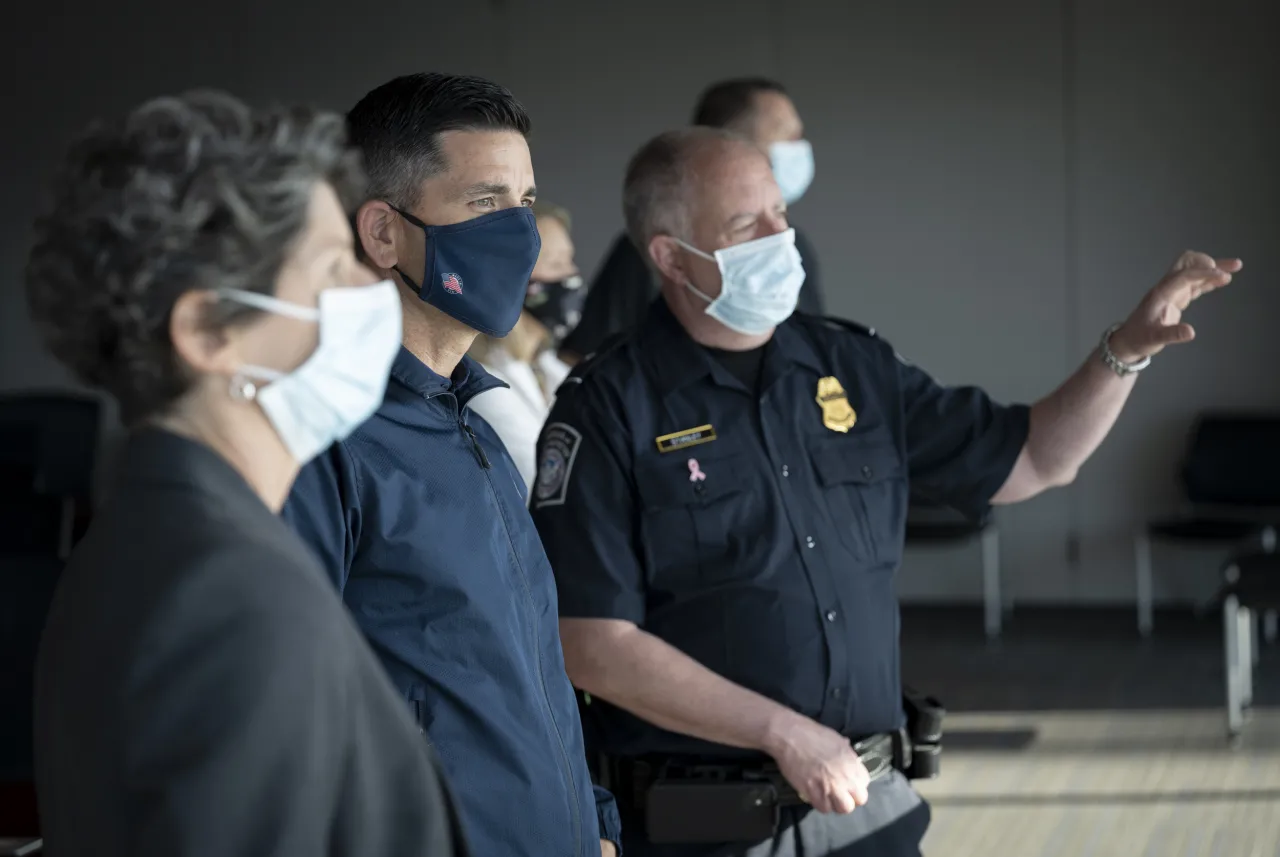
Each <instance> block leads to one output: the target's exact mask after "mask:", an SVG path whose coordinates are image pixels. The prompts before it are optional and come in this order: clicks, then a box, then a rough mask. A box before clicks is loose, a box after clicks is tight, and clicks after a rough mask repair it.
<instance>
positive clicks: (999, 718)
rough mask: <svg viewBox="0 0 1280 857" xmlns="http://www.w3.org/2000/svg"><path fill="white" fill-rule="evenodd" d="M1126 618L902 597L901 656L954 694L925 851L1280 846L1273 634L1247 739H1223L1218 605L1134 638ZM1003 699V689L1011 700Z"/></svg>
mask: <svg viewBox="0 0 1280 857" xmlns="http://www.w3.org/2000/svg"><path fill="white" fill-rule="evenodd" d="M1125 624H1126V622H1125V620H1124V618H1123V617H1120V616H1114V617H1109V616H1107V615H1105V614H1104V615H1097V616H1094V615H1091V614H1081V613H1078V612H1075V613H1071V614H1063V615H1056V614H1041V615H1036V616H1034V618H1032V617H1029V616H1022V617H1021V618H1020V619H1019V618H1018V617H1015V622H1014V624H1013V625H1012V626H1011V627H1010V629H1009V633H1008V634H1007V635H1006V637H1005V639H1004V640H1003V641H1002V642H1001V643H1000V645H998V646H995V647H992V646H988V645H986V644H985V643H984V642H983V641H982V640H981V639H980V635H979V633H978V631H980V627H981V624H980V619H979V618H978V617H977V615H976V614H973V615H972V617H970V618H966V617H965V616H964V614H963V613H960V612H955V611H951V612H931V611H907V613H906V614H905V616H904V625H903V650H904V667H905V672H906V674H907V675H908V676H909V677H910V680H911V681H912V682H913V683H915V684H916V685H917V686H919V687H921V688H922V689H923V688H928V689H929V690H930V691H932V692H936V694H937V695H938V696H940V697H942V698H943V700H944V702H947V704H948V708H949V709H950V710H952V711H953V712H955V713H953V714H952V715H951V716H949V717H948V719H947V742H946V749H945V751H944V754H943V774H942V776H941V777H939V778H938V779H936V780H933V781H929V782H925V783H918V784H917V785H918V786H919V788H920V790H921V792H922V793H923V794H925V795H926V796H927V797H928V798H929V799H930V801H931V802H932V804H933V807H934V824H933V827H932V829H931V831H930V833H929V836H928V838H927V839H926V841H925V847H926V854H927V855H929V857H1085V855H1089V856H1090V857H1097V856H1100V855H1124V857H1131V856H1132V857H1166V855H1167V857H1184V855H1186V857H1191V855H1203V857H1210V855H1212V857H1252V855H1268V857H1272V855H1280V705H1276V704H1275V702H1276V697H1277V694H1278V693H1280V670H1277V667H1280V648H1271V649H1267V650H1266V651H1265V652H1264V655H1263V661H1262V663H1261V664H1260V665H1259V671H1258V677H1257V681H1258V688H1257V694H1258V702H1259V706H1260V707H1259V708H1258V709H1256V710H1255V712H1254V714H1253V716H1252V719H1251V721H1250V722H1249V724H1248V725H1247V727H1246V730H1245V735H1244V739H1243V741H1242V743H1241V746H1240V747H1239V748H1237V749H1231V748H1229V747H1228V746H1227V744H1226V741H1225V719H1224V715H1223V713H1222V709H1221V697H1222V690H1221V688H1222V675H1221V643H1220V641H1219V638H1218V636H1217V632H1216V628H1215V625H1216V622H1214V621H1213V619H1212V618H1211V617H1206V618H1205V619H1203V620H1199V621H1197V620H1194V619H1192V618H1191V617H1171V618H1169V619H1167V620H1166V621H1165V622H1164V625H1163V627H1162V628H1159V629H1158V633H1157V636H1156V638H1155V639H1153V640H1150V641H1145V642H1141V641H1138V640H1137V639H1136V637H1135V636H1134V635H1133V634H1132V632H1131V631H1129V630H1127V629H1126V628H1125ZM1011 703H1012V704H1011Z"/></svg>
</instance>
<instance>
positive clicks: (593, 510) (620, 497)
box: [532, 381, 645, 625]
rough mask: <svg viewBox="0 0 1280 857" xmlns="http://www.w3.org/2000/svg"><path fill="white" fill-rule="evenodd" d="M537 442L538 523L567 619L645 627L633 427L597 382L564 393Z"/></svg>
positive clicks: (535, 503) (564, 389) (535, 498)
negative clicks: (610, 404)
mask: <svg viewBox="0 0 1280 857" xmlns="http://www.w3.org/2000/svg"><path fill="white" fill-rule="evenodd" d="M561 391H562V392H561V395H560V396H559V397H558V398H557V400H556V404H555V406H554V407H553V408H552V411H551V416H550V417H549V418H548V420H547V425H546V426H545V427H544V428H543V430H542V436H541V437H540V438H539V440H538V466H539V473H538V479H537V481H536V483H535V486H534V496H533V503H532V511H533V521H534V524H535V525H536V526H537V528H538V534H539V535H540V536H541V537H542V543H543V545H544V546H545V547H546V551H547V557H548V558H549V559H550V560H551V567H552V569H554V570H555V576H556V588H557V589H558V590H559V596H560V615H561V616H563V617H575V618H590V619H625V620H627V621H629V622H634V623H636V624H637V625H639V624H642V623H643V621H644V615H645V591H644V573H643V570H642V568H641V566H640V562H639V559H638V549H637V542H638V532H637V529H638V528H637V525H636V513H637V509H636V501H635V490H634V483H633V481H632V478H631V475H630V466H631V465H630V461H631V454H630V451H629V448H628V447H627V445H626V438H627V430H626V429H625V428H624V427H623V425H622V424H621V423H620V422H619V421H618V420H617V419H616V418H615V417H614V416H613V415H612V414H611V413H610V412H609V411H608V409H607V400H606V398H605V396H603V395H602V394H600V393H599V392H598V391H597V390H593V389H590V382H589V381H588V382H587V383H585V384H583V383H570V384H569V385H568V386H567V387H562V388H561Z"/></svg>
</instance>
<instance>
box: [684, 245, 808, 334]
mask: <svg viewBox="0 0 1280 857" xmlns="http://www.w3.org/2000/svg"><path fill="white" fill-rule="evenodd" d="M677 241H678V243H679V244H680V246H681V247H683V248H685V249H686V250H688V251H689V252H690V253H695V254H697V255H699V256H701V257H702V258H704V259H708V260H710V261H712V262H715V263H716V265H717V266H718V267H719V268H720V296H719V297H717V298H709V297H707V296H706V295H704V294H703V293H702V292H700V291H698V289H697V287H696V286H694V285H693V283H690V282H688V281H687V280H686V281H685V286H686V287H687V288H688V289H689V290H690V291H692V292H693V293H694V294H695V295H697V296H698V297H700V298H702V299H703V300H704V301H706V302H707V309H706V313H707V315H709V316H711V317H712V318H714V319H715V320H716V321H718V322H720V323H721V324H723V325H724V326H725V327H727V328H729V329H730V330H736V331H737V332H738V333H743V334H747V335H748V336H757V335H759V334H763V333H768V332H769V331H771V330H773V328H775V327H777V326H778V325H779V324H782V322H784V321H786V320H787V319H788V318H790V317H791V314H792V313H793V312H795V310H796V300H797V299H798V298H799V297H800V287H801V286H803V285H804V264H803V263H802V262H801V261H800V252H799V251H798V250H796V231H795V230H794V229H787V230H786V231H784V232H779V233H777V234H776V235H767V236H765V237H764V238H757V239H755V240H754V241H746V242H744V243H742V244H735V245H733V246H732V247H725V248H724V249H722V250H717V251H716V252H715V254H714V255H712V254H710V253H704V252H703V251H701V250H699V249H698V248H697V247H691V246H690V245H688V244H686V243H685V242H683V241H679V239H677Z"/></svg>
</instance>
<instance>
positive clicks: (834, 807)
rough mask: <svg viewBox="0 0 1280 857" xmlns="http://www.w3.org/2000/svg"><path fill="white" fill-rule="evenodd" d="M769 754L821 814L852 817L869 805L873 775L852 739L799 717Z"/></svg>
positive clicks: (801, 794)
mask: <svg viewBox="0 0 1280 857" xmlns="http://www.w3.org/2000/svg"><path fill="white" fill-rule="evenodd" d="M769 754H770V755H771V756H773V760H774V761H775V762H777V763H778V768H779V770H781V771H782V775H783V776H784V777H786V778H787V782H789V783H791V785H792V787H794V788H795V790H796V792H797V793H799V795H800V798H801V800H804V801H806V802H807V803H809V804H811V805H812V806H813V808H814V809H816V810H818V811H819V812H838V813H849V812H853V811H854V810H855V809H856V808H858V807H860V806H862V805H863V804H865V803H866V802H867V786H868V785H870V783H871V775H870V774H868V773H867V769H866V766H865V765H863V764H862V760H861V759H859V758H858V754H857V753H855V752H854V751H853V745H852V744H851V743H850V742H849V739H848V738H846V737H845V736H843V735H841V734H840V733H839V732H837V731H835V730H834V729H829V728H827V727H826V726H823V725H822V724H821V723H817V722H815V721H813V720H810V719H809V718H807V717H797V718H796V719H795V720H794V721H792V723H791V724H789V726H788V728H787V729H786V731H785V732H783V733H782V734H781V736H780V737H779V738H778V739H777V740H776V741H775V742H773V746H772V747H771V748H770V753H769Z"/></svg>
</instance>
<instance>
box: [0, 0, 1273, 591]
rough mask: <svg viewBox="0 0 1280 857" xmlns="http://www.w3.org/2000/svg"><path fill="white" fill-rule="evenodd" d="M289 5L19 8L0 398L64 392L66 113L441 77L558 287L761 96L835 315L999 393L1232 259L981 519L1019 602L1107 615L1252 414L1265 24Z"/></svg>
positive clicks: (1032, 11) (1221, 19) (786, 7)
mask: <svg viewBox="0 0 1280 857" xmlns="http://www.w3.org/2000/svg"><path fill="white" fill-rule="evenodd" d="M24 5H26V4H24ZM292 5H293V6H294V8H295V9H296V10H298V11H285V4H284V3H261V4H259V3H254V2H249V0H223V2H219V3H212V4H200V5H196V4H172V3H165V2H161V0H132V1H131V2H117V3H102V4H83V6H84V8H83V9H77V10H76V11H75V12H74V13H73V12H70V11H63V10H61V9H60V8H59V5H58V4H56V3H45V4H39V8H38V9H37V10H35V11H26V12H22V13H19V18H18V19H14V18H10V19H9V24H10V26H9V27H8V28H7V29H6V30H5V31H4V32H3V33H0V55H3V56H5V57H7V58H8V60H9V62H10V63H12V72H11V74H10V77H9V79H10V80H11V81H17V82H18V83H19V84H20V87H18V88H17V91H14V92H11V93H6V95H5V97H6V100H7V101H9V102H10V103H9V104H8V105H6V106H7V108H8V109H6V110H5V111H4V113H3V115H5V116H6V117H12V119H13V120H14V121H13V122H12V123H11V124H10V126H9V128H8V130H7V133H5V134H4V135H3V136H2V137H0V153H2V154H0V168H2V169H3V170H4V176H5V189H6V196H7V199H8V200H9V204H8V205H7V206H6V207H5V211H6V212H7V213H6V214H4V215H3V217H5V218H6V220H5V223H4V228H3V229H0V283H3V288H2V290H0V389H9V388H17V387H26V386H32V385H47V384H63V383H66V381H65V378H64V377H63V376H62V375H61V373H60V372H59V371H58V370H57V369H56V368H55V367H54V366H53V365H52V364H51V363H50V361H49V360H48V359H47V358H45V357H44V356H43V355H42V354H41V352H40V349H39V348H38V346H37V345H36V343H35V341H34V339H33V337H32V334H31V331H30V330H29V327H28V324H27V322H26V318H25V312H24V310H23V306H22V302H21V296H20V287H19V285H18V284H19V280H20V273H21V263H22V257H23V252H24V247H25V244H26V241H27V239H28V217H29V213H30V211H31V208H32V205H33V204H34V201H35V199H36V198H37V197H38V191H39V182H40V180H41V178H42V176H43V175H44V174H45V172H46V170H47V169H48V167H49V165H50V163H51V162H52V161H53V159H54V158H56V156H57V154H58V152H59V150H60V148H61V146H62V145H63V143H64V141H65V139H66V137H67V135H69V134H70V133H72V132H73V131H74V130H75V129H77V128H78V127H79V126H81V125H82V124H83V123H84V122H85V121H86V120H87V119H88V118H89V117H91V116H93V115H95V114H99V113H102V112H106V111H119V110H122V109H124V108H126V107H128V106H130V105H132V104H134V103H135V102H137V101H139V100H140V99H142V98H144V97H146V96H149V95H153V94H156V93H158V92H161V91H174V90H180V89H183V88H186V87H191V86H197V85H214V86H219V87H225V88H227V89H230V90H231V91H233V92H235V93H237V94H239V95H242V96H244V97H247V98H249V99H252V100H258V101H264V100H272V99H284V100H310V101H314V102H318V103H322V104H326V105H329V106H332V107H334V108H339V109H341V108H345V107H347V106H349V105H350V104H352V103H353V102H354V101H355V99H356V98H358V97H359V96H360V95H361V94H362V93H363V92H365V91H366V90H367V89H369V88H370V87H371V86H373V85H375V84H377V83H380V82H382V81H383V80H384V79H386V78H389V77H391V76H393V75H395V74H399V73H403V72H406V71H411V70H420V69H443V70H453V71H463V72H473V73H479V74H484V75H488V76H492V77H494V78H496V79H498V80H501V81H502V82H504V83H506V84H508V85H509V86H511V87H512V89H514V90H515V91H516V93H517V94H518V95H519V96H520V97H521V98H522V99H523V100H524V101H525V103H526V104H527V106H528V107H529V109H530V111H531V113H532V114H533V116H534V120H535V123H536V125H537V129H536V138H535V141H534V160H535V166H536V169H537V173H538V184H539V186H540V188H542V191H543V194H544V196H545V197H546V198H548V199H553V200H555V201H558V202H560V203H563V204H565V205H568V206H569V207H570V208H571V209H572V210H573V211H574V213H575V215H576V222H577V239H578V242H579V247H580V254H581V257H582V259H581V260H582V262H583V263H584V266H585V267H587V268H591V267H593V266H594V265H595V263H596V262H597V261H598V259H599V258H600V255H601V253H602V252H603V250H604V248H605V247H606V245H607V243H608V241H609V240H610V239H611V238H612V237H613V235H614V234H616V232H617V230H618V229H619V228H620V225H621V217H620V213H619V210H618V189H619V185H620V181H621V171H622V168H623V165H624V163H625V161H626V158H627V156H628V155H629V154H630V153H631V152H632V151H633V150H634V149H635V148H636V146H637V145H638V144H639V143H640V142H641V141H643V140H644V139H645V138H646V137H647V136H649V135H651V134H653V133H655V132H657V131H659V130H662V129H664V128H667V127H671V126H674V125H678V124H680V123H682V122H684V121H685V120H686V118H687V115H688V112H689V109H690V107H691V104H692V101H693V99H694V97H695V96H696V94H697V92H698V90H699V89H700V88H701V86H702V85H703V84H705V83H706V82H708V81H710V80H713V79H716V78H720V77H724V76H728V75H737V74H744V73H759V74H766V75H773V76H777V77H780V78H781V79H783V80H784V81H786V82H787V83H788V85H789V86H790V87H791V88H792V89H793V91H794V93H795V96H796V99H797V102H798V103H799V106H800V109H801V112H802V114H803V115H804V117H805V118H806V120H807V122H808V124H809V128H810V132H809V133H810V137H811V139H812V140H813V142H814V145H815V148H816V151H817V157H818V181H817V184H816V186H815V188H814V189H813V190H812V191H811V192H810V195H809V196H808V197H807V198H806V199H805V200H804V201H803V202H802V203H801V204H799V205H797V206H796V209H795V218H796V220H797V222H799V223H801V224H803V225H804V226H805V227H806V228H807V229H808V231H809V232H810V234H811V235H812V237H813V238H814V239H815V241H816V242H817V244H818V247H819V249H820V251H821V253H822V261H823V266H824V271H825V280H826V283H827V288H828V289H829V292H830V301H831V304H832V310H833V311H834V312H836V313H839V314H843V315H846V316H849V317H853V318H856V319H858V320H860V321H863V322H865V323H869V324H872V325H874V326H876V327H877V328H879V329H880V330H881V331H882V333H883V334H884V335H886V336H887V337H889V338H890V339H892V341H893V342H894V344H895V345H896V346H897V347H898V349H899V350H900V351H901V352H903V353H904V354H906V355H907V356H909V357H910V358H912V359H913V360H914V361H915V362H917V363H919V364H921V365H923V366H925V367H926V368H929V369H931V370H932V371H933V372H934V373H935V374H936V375H937V376H938V377H939V378H940V379H941V380H943V381H946V382H973V383H979V384H982V385H984V386H985V387H987V388H988V389H990V390H991V391H992V392H993V393H995V394H996V395H997V396H999V397H1001V398H1005V399H1020V400H1031V399H1034V398H1036V397H1038V396H1040V395H1042V394H1044V393H1047V392H1048V391H1049V390H1050V389H1051V388H1052V387H1053V386H1054V385H1056V384H1057V383H1058V382H1059V381H1061V380H1062V379H1063V378H1064V377H1065V376H1066V374H1067V373H1068V372H1069V371H1071V370H1073V369H1074V368H1075V367H1076V366H1077V365H1078V364H1079V362H1080V361H1081V360H1082V359H1083V358H1084V356H1085V355H1086V354H1087V353H1088V351H1089V349H1090V348H1091V347H1092V346H1093V345H1094V344H1095V342H1096V337H1097V336H1098V334H1099V333H1100V332H1101V331H1102V329H1103V328H1105V327H1106V325H1107V324H1108V323H1110V322H1112V321H1113V320H1118V319H1120V318H1121V317H1123V315H1124V314H1125V313H1127V312H1128V311H1129V309H1130V308H1131V306H1132V305H1133V304H1134V303H1135V302H1136V301H1137V300H1138V298H1139V297H1140V296H1141V294H1142V292H1143V291H1144V290H1145V289H1146V288H1148V287H1149V286H1150V285H1152V284H1153V283H1154V282H1155V281H1156V279H1158V277H1159V276H1160V274H1161V273H1162V272H1163V270H1164V269H1165V267H1166V266H1167V265H1168V264H1169V263H1170V262H1171V261H1172V260H1173V258H1174V257H1175V256H1176V255H1177V254H1178V252H1180V251H1181V250H1182V249H1184V248H1186V247H1196V248H1202V249H1206V250H1208V251H1210V252H1214V253H1219V254H1234V255H1240V256H1242V257H1244V258H1245V259H1246V261H1247V264H1248V269H1247V273H1246V275H1243V276H1241V277H1240V279H1239V281H1238V283H1237V284H1235V285H1233V286H1232V287H1231V289H1230V290H1229V291H1228V292H1227V293H1224V294H1221V295H1219V296H1215V297H1214V298H1213V299H1212V300H1209V301H1206V302H1204V303H1203V305H1197V306H1196V307H1195V309H1194V311H1193V313H1192V316H1191V320H1192V321H1193V322H1194V323H1195V324H1196V325H1197V328H1198V330H1199V333H1200V338H1199V341H1198V342H1197V343H1195V344H1194V345H1193V346H1189V347H1186V348H1181V349H1178V350H1176V351H1175V352H1169V353H1167V354H1166V355H1163V356H1162V357H1161V358H1160V360H1159V361H1158V363H1157V364H1156V365H1155V366H1154V367H1153V368H1152V370H1151V372H1150V373H1149V374H1148V375H1147V376H1146V377H1144V378H1143V380H1142V383H1141V384H1140V385H1139V387H1138V390H1137V392H1136V393H1135V395H1134V397H1133V400H1132V404H1131V406H1130V409H1129V411H1128V412H1127V413H1126V414H1125V416H1124V418H1123V419H1122V420H1121V423H1120V425H1119V427H1118V428H1117V429H1116V431H1115V433H1114V434H1113V436H1112V438H1111V439H1110V440H1109V441H1108V442H1107V444H1106V445H1105V446H1104V447H1103V449H1102V450H1101V451H1100V452H1099V453H1098V455H1097V456H1096V457H1095V459H1094V460H1093V462H1092V463H1091V464H1090V465H1089V466H1088V467H1087V468H1086V469H1085V471H1084V472H1083V473H1082V474H1081V476H1080V479H1079V481H1078V482H1077V484H1076V485H1074V486H1072V487H1071V488H1070V489H1067V490H1064V491H1060V492H1057V493H1055V494H1053V495H1051V496H1047V497H1044V498H1041V499H1038V500H1036V501H1033V502H1031V503H1027V504H1024V505H1022V506H1019V507H1016V508H1012V509H1008V510H1003V511H1002V517H1001V523H1002V526H1003V530H1004V533H1005V538H1004V548H1005V559H1006V569H1007V574H1008V577H1009V579H1010V580H1009V585H1010V588H1011V589H1012V590H1013V594H1014V595H1015V596H1016V597H1017V598H1019V599H1021V600H1024V601H1034V600H1055V601H1094V600H1102V601H1117V602H1119V601H1125V600H1128V599H1131V598H1132V591H1133V583H1132V570H1131V560H1130V554H1129V547H1128V533H1129V532H1130V530H1131V528H1132V526H1133V525H1134V524H1135V523H1136V522H1138V521H1139V520H1141V519H1142V517H1143V515H1144V514H1145V513H1146V512H1148V511H1151V510H1160V509H1168V508H1171V507H1172V506H1173V505H1174V504H1175V503H1176V499H1177V495H1176V491H1175V485H1174V482H1173V463H1174V461H1175V459H1176V456H1177V452H1178V449H1179V447H1180V445H1181V443H1182V442H1183V438H1184V436H1185V432H1186V430H1187V428H1188V426H1189V424H1190V421H1191V418H1192V415H1193V414H1194V413H1195V412H1196V411H1197V410H1199V409H1202V408H1208V407H1217V406H1237V405H1238V406H1251V407H1271V406H1277V405H1280V385H1277V383H1276V382H1275V380H1274V377H1273V375H1274V372H1273V367H1275V366H1276V365H1277V362H1278V361H1277V357H1280V342H1278V341H1277V339H1276V337H1275V336H1274V329H1275V327H1276V325H1277V322H1278V321H1280V297H1277V293H1276V290H1275V276H1274V272H1275V271H1276V270H1277V267H1278V266H1280V258H1278V257H1280V242H1278V241H1277V235H1278V234H1280V229H1278V227H1280V202H1278V200H1280V166H1277V154H1280V127H1278V124H1277V111H1276V105H1277V104H1280V97H1277V96H1278V95H1280V92H1278V91H1277V90H1280V73H1278V72H1280V68H1277V66H1278V65H1280V60H1277V55H1276V50H1275V36H1276V34H1277V27H1276V26H1275V20H1276V14H1275V12H1273V11H1271V10H1269V9H1268V8H1267V5H1266V4H1264V3H1263V2H1248V0H1225V2H1218V3H1216V4H1214V5H1213V7H1212V8H1213V10H1214V11H1213V12H1212V14H1210V13H1209V12H1207V11H1205V10H1208V9H1209V8H1210V6H1209V4H1206V3H1194V2H1191V0H1176V2H1165V3H1161V4H1159V5H1158V6H1157V5H1155V4H1150V3H1142V4H1140V3H1136V2H1111V3H1103V2H1100V0H1067V2H1047V0H1038V2H1029V0H1003V2H1001V0H973V2H968V3H964V4H959V3H946V2H941V0H936V2H923V0H916V2H895V3H849V2H845V3H834V2H830V0H787V2H783V0H733V2H730V0H718V2H688V0H684V1H683V2H675V0H646V2H644V3H636V4H629V5H628V6H626V7H624V6H622V5H621V4H617V3H605V2H601V0H555V1H554V2H551V1H550V0H543V2H534V0H492V1H491V2H481V0H468V2H466V3H452V4H442V3H426V2H422V0H414V2H406V0H389V2H385V3H382V4H377V5H373V6H360V5H359V4H351V3H348V2H336V0H311V2H308V3H301V2H299V3H296V4H292ZM179 6H189V8H182V9H180V8H177V7H179ZM1157 10H1158V11H1157ZM375 12H376V14H375ZM37 16H38V19H37ZM24 18H32V20H23V19H24ZM93 287H94V284H93V283H85V289H92V288H93ZM1072 534H1076V535H1077V536H1078V538H1079V544H1080V553H1079V562H1078V563H1075V564H1068V562H1067V558H1066V557H1067V552H1066V543H1067V540H1068V538H1069V536H1071V535H1072ZM1156 559H1157V563H1159V565H1160V572H1159V577H1160V582H1159V585H1158V594H1159V595H1160V596H1161V597H1164V598H1177V599H1188V598H1194V597H1198V596H1199V595H1201V594H1203V593H1205V592H1207V591H1209V590H1210V589H1211V588H1212V585H1213V578H1212V573H1211V572H1210V571H1208V570H1207V569H1208V566H1206V565H1205V561H1206V558H1204V557H1199V558H1197V559H1195V560H1192V559H1188V558H1185V557H1184V558H1181V559H1179V558H1177V557H1175V556H1168V555H1166V554H1163V553H1158V554H1157V557H1156ZM902 591H903V593H904V596H905V597H907V598H933V599H971V598H975V597H976V596H977V594H978V592H979V585H978V573H977V565H976V556H974V555H972V554H964V553H959V554H956V553H952V554H936V555H935V554H915V553H912V554H911V555H910V556H909V557H908V561H907V564H906V567H905V568H904V571H903V574H902Z"/></svg>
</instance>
